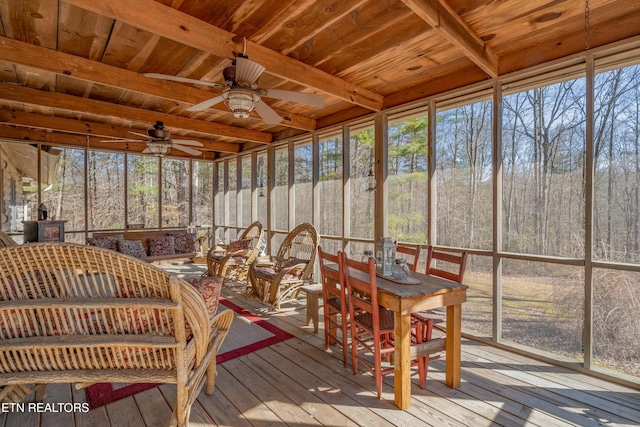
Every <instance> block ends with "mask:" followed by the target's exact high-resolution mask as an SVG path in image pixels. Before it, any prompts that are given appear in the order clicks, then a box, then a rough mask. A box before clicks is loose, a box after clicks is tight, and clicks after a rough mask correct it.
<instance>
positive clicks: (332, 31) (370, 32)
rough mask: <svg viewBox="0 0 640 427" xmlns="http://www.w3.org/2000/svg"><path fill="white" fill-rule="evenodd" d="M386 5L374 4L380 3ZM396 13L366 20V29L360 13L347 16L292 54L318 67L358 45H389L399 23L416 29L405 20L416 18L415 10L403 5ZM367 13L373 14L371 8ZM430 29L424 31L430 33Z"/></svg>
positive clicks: (390, 0) (385, 11)
mask: <svg viewBox="0 0 640 427" xmlns="http://www.w3.org/2000/svg"><path fill="white" fill-rule="evenodd" d="M395 1H396V0H387V2H385V4H386V5H388V4H389V3H391V2H395ZM378 3H383V2H374V3H373V4H376V5H377V4H378ZM399 4H400V5H402V8H401V9H398V10H397V11H396V10H395V9H392V10H391V11H388V10H384V9H383V10H382V11H380V15H382V16H377V15H375V16H370V15H367V16H366V17H363V18H362V20H363V21H364V22H366V23H367V25H366V28H365V29H363V28H362V25H359V24H358V22H357V21H358V20H359V19H360V18H361V14H359V15H358V17H353V16H348V17H345V18H343V21H344V22H340V23H337V24H336V25H335V26H334V27H332V28H329V29H327V30H325V31H324V32H323V33H322V34H318V35H317V36H316V37H314V38H313V39H311V40H309V41H307V43H305V45H302V46H300V47H299V48H298V49H296V50H294V51H293V52H291V53H290V55H291V56H292V57H294V58H297V59H298V60H299V61H302V62H304V63H306V64H309V65H313V66H314V67H318V66H319V65H321V64H324V63H325V62H327V61H330V60H331V58H332V57H334V56H339V55H340V54H341V53H342V52H345V51H347V50H352V49H357V46H359V45H362V44H363V43H365V42H366V43H369V44H373V43H372V40H373V39H377V40H384V41H385V42H386V40H387V38H388V37H387V36H388V33H390V32H393V31H397V30H394V29H393V28H394V26H395V25H396V24H399V23H401V22H402V23H403V25H402V26H403V27H404V28H403V30H404V31H406V28H412V29H413V28H414V26H413V25H411V24H410V23H405V22H403V21H405V20H407V19H410V18H411V16H412V15H413V13H412V11H411V10H410V9H409V8H408V7H406V6H404V3H399ZM369 5H371V3H366V4H365V6H369ZM365 13H372V12H370V11H369V10H368V9H367V10H366V11H365ZM416 19H417V20H419V22H420V23H422V24H424V25H425V26H427V27H428V28H431V27H430V26H428V24H427V23H426V22H424V21H423V20H422V19H420V18H418V17H416ZM428 28H426V29H425V31H426V30H428ZM318 47H322V48H323V49H324V50H323V51H319V50H318V49H317V48H318Z"/></svg>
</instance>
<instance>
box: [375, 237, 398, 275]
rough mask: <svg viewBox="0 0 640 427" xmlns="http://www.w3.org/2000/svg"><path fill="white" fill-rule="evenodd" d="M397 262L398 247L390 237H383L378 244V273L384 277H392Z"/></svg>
mask: <svg viewBox="0 0 640 427" xmlns="http://www.w3.org/2000/svg"><path fill="white" fill-rule="evenodd" d="M395 262H396V245H395V243H393V240H392V239H391V238H390V237H383V238H381V239H380V240H378V241H377V242H376V272H377V273H378V274H381V275H383V276H391V272H392V271H393V267H394V265H395Z"/></svg>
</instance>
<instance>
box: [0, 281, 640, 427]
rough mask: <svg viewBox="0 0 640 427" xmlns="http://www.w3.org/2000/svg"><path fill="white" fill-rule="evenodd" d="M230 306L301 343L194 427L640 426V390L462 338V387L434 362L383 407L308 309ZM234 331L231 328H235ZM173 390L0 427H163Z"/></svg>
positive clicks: (386, 397) (242, 377) (236, 381)
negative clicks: (398, 400)
mask: <svg viewBox="0 0 640 427" xmlns="http://www.w3.org/2000/svg"><path fill="white" fill-rule="evenodd" d="M224 294H225V296H226V297H227V298H229V299H231V300H232V301H233V302H234V303H236V304H238V305H240V306H242V307H244V308H246V309H248V310H250V311H253V312H254V313H256V314H259V315H264V316H265V318H267V319H269V320H270V321H272V322H273V323H274V324H276V325H277V326H279V327H280V328H282V329H285V330H287V331H289V332H290V333H291V334H293V335H294V336H295V338H292V339H289V340H287V341H284V342H281V343H279V344H275V345H273V346H271V347H268V348H265V349H262V350H259V351H257V352H255V353H252V354H249V355H246V356H242V357H240V358H237V359H234V360H230V361H228V362H226V363H224V364H222V365H220V366H219V375H218V378H217V381H216V384H217V387H216V391H215V393H214V394H213V395H212V396H206V395H205V394H204V393H202V394H201V395H200V397H199V399H198V401H197V403H196V404H195V405H194V406H193V409H192V413H191V426H279V425H290V426H356V425H361V426H392V425H396V426H412V427H413V426H474V427H478V426H498V425H499V426H509V427H517V426H541V427H553V426H568V425H578V426H631V425H636V426H637V425H640V392H638V391H637V390H632V389H629V388H626V387H622V386H619V385H616V384H613V383H609V382H607V381H603V380H600V379H596V378H592V377H589V376H586V375H583V374H580V373H576V372H574V371H570V370H567V369H564V368H560V367H556V366H552V365H548V364H545V363H542V362H539V361H536V360H534V359H530V358H527V357H523V356H520V355H517V354H514V353H510V352H507V351H504V350H500V349H496V348H493V347H490V346H486V345H483V344H479V343H476V342H474V341H469V340H464V341H463V344H462V384H461V386H460V388H459V389H456V390H452V389H450V388H448V387H447V386H446V385H445V384H444V361H436V362H433V363H432V364H431V365H432V366H430V370H429V378H428V380H427V388H426V389H425V390H422V389H420V388H419V387H418V384H417V373H416V374H415V375H414V383H413V389H412V394H413V397H412V404H411V407H410V408H409V409H407V410H404V411H401V410H399V409H397V408H396V407H395V406H394V404H393V388H392V387H393V376H392V375H388V376H387V377H386V378H385V385H384V390H383V392H384V393H383V399H382V400H378V399H377V398H376V396H375V384H374V380H373V378H372V377H371V376H370V375H368V374H365V373H362V372H360V373H359V374H358V375H353V374H352V372H351V369H350V367H348V368H344V367H343V366H342V363H341V360H340V355H337V354H336V353H333V354H332V353H329V352H325V351H324V338H323V335H322V325H321V329H320V331H319V333H318V334H314V333H313V329H312V328H311V327H305V326H304V320H305V317H304V316H305V312H304V305H303V304H302V302H301V303H300V304H299V305H294V306H293V307H292V306H289V307H285V311H283V312H281V313H276V314H274V313H266V310H265V306H264V305H263V304H261V303H260V302H257V301H247V300H246V299H244V298H243V297H242V296H241V294H240V288H239V287H236V288H232V289H225V291H224ZM232 331H233V329H232ZM84 399H85V397H84V391H75V390H74V389H73V388H72V387H71V386H70V385H51V386H49V387H48V389H47V396H46V399H45V402H63V403H66V402H84V401H85V400H84ZM174 399H175V387H174V386H169V385H167V386H161V387H159V388H155V389H151V390H149V391H146V392H143V393H139V394H137V395H135V396H133V397H129V398H126V399H123V400H120V401H117V402H114V403H112V404H110V405H107V406H104V407H101V408H97V409H94V410H92V411H89V412H88V413H81V412H75V413H66V412H58V413H54V412H48V413H40V414H39V413H25V414H18V413H8V414H3V415H2V416H0V427H2V426H5V427H13V426H16V427H18V426H19V427H27V426H34V427H35V426H43V427H56V426H61V427H62V426H64V427H66V426H73V425H76V426H94V427H103V426H136V427H138V426H165V425H167V423H168V420H169V418H170V414H171V408H170V405H171V402H172V401H173V400H174Z"/></svg>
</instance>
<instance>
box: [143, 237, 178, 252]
mask: <svg viewBox="0 0 640 427" xmlns="http://www.w3.org/2000/svg"><path fill="white" fill-rule="evenodd" d="M175 253H176V243H175V240H174V238H173V236H164V237H150V238H149V256H160V255H174V254H175Z"/></svg>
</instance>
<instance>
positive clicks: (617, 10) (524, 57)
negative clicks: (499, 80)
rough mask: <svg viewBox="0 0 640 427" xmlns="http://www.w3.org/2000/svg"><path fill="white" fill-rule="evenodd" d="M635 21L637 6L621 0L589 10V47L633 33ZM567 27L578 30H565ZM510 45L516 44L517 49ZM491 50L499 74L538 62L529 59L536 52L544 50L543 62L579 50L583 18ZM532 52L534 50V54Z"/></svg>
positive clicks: (639, 11) (638, 19) (639, 15)
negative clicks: (497, 59) (577, 47)
mask: <svg viewBox="0 0 640 427" xmlns="http://www.w3.org/2000/svg"><path fill="white" fill-rule="evenodd" d="M638 22H640V9H639V8H637V7H633V5H632V4H630V3H629V2H626V1H624V0H620V1H617V2H616V5H615V7H614V6H612V5H609V6H603V7H601V8H597V9H594V10H592V11H591V12H590V32H591V48H592V49H593V48H596V47H598V46H603V45H606V44H609V43H612V42H615V41H618V40H623V39H627V38H631V37H634V36H637V35H638V28H639V27H638ZM580 24H582V25H580ZM568 28H580V29H579V30H574V31H567V29H568ZM543 35H544V36H548V40H547V38H546V37H545V38H541V37H542V36H543ZM540 40H544V41H542V42H541V41H540ZM513 44H517V48H515V47H514V46H513ZM574 46H580V49H579V50H577V51H576V49H575V48H574ZM494 49H495V50H496V52H499V54H500V56H501V60H500V74H501V75H502V74H506V73H511V72H515V71H518V70H521V69H523V68H527V67H531V66H534V65H537V64H539V63H540V61H536V62H535V63H532V58H533V59H535V58H538V57H539V56H540V55H541V53H540V52H546V55H544V57H545V59H546V61H545V62H548V61H552V60H555V59H559V58H562V57H565V56H569V55H571V54H574V53H579V52H580V51H582V50H583V49H584V17H580V16H576V17H573V18H570V19H567V20H565V21H563V22H558V23H555V24H554V25H553V26H550V27H546V28H544V29H540V30H538V31H534V32H533V33H531V34H530V35H529V36H520V37H518V38H516V39H515V40H514V43H503V44H501V45H499V46H495V47H494ZM533 51H535V52H536V55H534V56H532V52H533Z"/></svg>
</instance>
